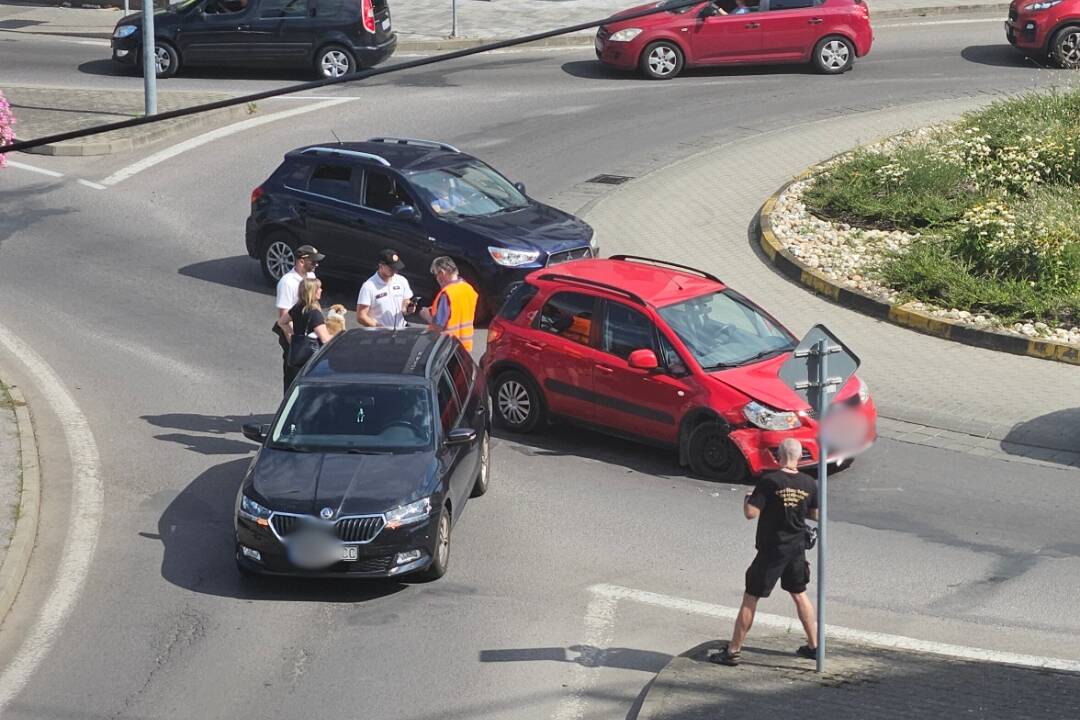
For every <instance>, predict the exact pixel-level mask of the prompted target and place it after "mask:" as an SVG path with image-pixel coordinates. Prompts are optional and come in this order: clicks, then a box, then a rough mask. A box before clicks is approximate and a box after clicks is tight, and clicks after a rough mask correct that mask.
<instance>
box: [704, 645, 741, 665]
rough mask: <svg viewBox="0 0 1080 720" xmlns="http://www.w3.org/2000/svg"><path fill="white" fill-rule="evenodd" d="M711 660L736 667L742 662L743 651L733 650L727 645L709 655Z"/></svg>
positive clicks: (718, 663)
mask: <svg viewBox="0 0 1080 720" xmlns="http://www.w3.org/2000/svg"><path fill="white" fill-rule="evenodd" d="M709 662H713V663H716V664H717V665H727V666H729V667H735V666H736V665H738V664H739V663H740V662H742V653H741V652H739V651H735V652H731V650H729V649H728V648H727V647H726V646H725V647H724V648H722V649H721V650H720V652H718V653H716V654H715V655H712V656H710V657H709Z"/></svg>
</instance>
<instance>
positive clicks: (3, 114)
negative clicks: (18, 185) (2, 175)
mask: <svg viewBox="0 0 1080 720" xmlns="http://www.w3.org/2000/svg"><path fill="white" fill-rule="evenodd" d="M16 122H18V121H17V120H15V116H14V115H12V114H11V104H10V103H8V101H7V98H5V97H4V93H3V91H0V148H2V147H3V146H5V145H10V144H12V143H13V142H15V128H14V127H13V126H14V125H15V123H16ZM5 165H7V156H6V155H4V153H0V168H2V167H4V166H5Z"/></svg>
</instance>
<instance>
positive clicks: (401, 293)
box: [356, 250, 413, 330]
mask: <svg viewBox="0 0 1080 720" xmlns="http://www.w3.org/2000/svg"><path fill="white" fill-rule="evenodd" d="M404 269H405V263H403V262H401V258H400V257H398V254H397V253H396V252H395V251H393V250H383V251H382V252H380V253H379V269H378V270H377V271H376V273H375V274H374V275H372V276H371V277H370V278H368V279H367V281H366V282H365V283H364V284H363V285H362V286H361V287H360V295H359V296H358V297H357V298H356V321H357V322H358V323H360V327H362V328H389V329H396V330H400V329H402V328H404V327H405V325H406V323H405V314H406V313H408V312H410V311H411V308H410V305H411V304H412V303H411V302H410V301H411V300H412V296H413V293H412V288H410V287H409V281H408V280H406V279H405V277H404V276H402V275H398V272H400V271H401V270H404Z"/></svg>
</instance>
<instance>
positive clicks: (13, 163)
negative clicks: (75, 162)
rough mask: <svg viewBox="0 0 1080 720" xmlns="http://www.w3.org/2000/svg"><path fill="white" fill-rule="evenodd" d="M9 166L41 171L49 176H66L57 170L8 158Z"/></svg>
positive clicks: (36, 171)
mask: <svg viewBox="0 0 1080 720" xmlns="http://www.w3.org/2000/svg"><path fill="white" fill-rule="evenodd" d="M7 164H8V167H13V168H18V169H20V170H27V171H29V172H35V173H39V174H41V175H48V176H49V177H57V178H58V177H64V173H58V172H56V171H55V170H46V169H45V168H39V167H34V166H33V165H27V164H26V163H21V162H17V161H15V160H12V159H11V158H8V162H7Z"/></svg>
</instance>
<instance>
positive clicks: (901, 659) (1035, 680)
mask: <svg viewBox="0 0 1080 720" xmlns="http://www.w3.org/2000/svg"><path fill="white" fill-rule="evenodd" d="M723 644H724V643H723V642H713V643H707V644H704V645H701V646H699V647H697V648H694V649H693V650H691V651H689V652H687V653H685V654H683V655H681V656H679V657H677V658H675V659H674V660H672V661H671V663H670V664H669V665H668V666H667V667H666V668H665V669H664V670H663V671H662V672H661V673H660V674H659V675H657V677H656V679H655V680H654V681H653V683H652V685H651V686H650V688H649V690H648V694H647V695H646V697H645V699H644V701H643V703H642V706H641V709H640V711H639V713H638V715H637V720H717V719H718V718H731V719H733V720H739V719H743V718H745V719H746V720H760V719H761V718H787V717H792V718H806V719H807V720H819V719H820V720H826V719H827V720H867V719H868V718H875V719H881V720H885V719H886V718H889V719H891V718H919V719H922V718H961V717H962V718H972V719H973V720H977V719H986V720H990V719H991V718H992V719H993V720H998V719H999V718H1010V719H1013V720H1018V719H1020V718H1032V719H1033V720H1034V719H1038V720H1059V719H1060V720H1075V719H1076V718H1080V675H1078V674H1075V673H1067V672H1055V671H1046V670H1035V669H1028V668H1021V667H1013V666H1008V665H994V664H990V663H983V662H970V661H963V660H955V659H951V658H947V657H942V656H938V655H929V654H923V653H906V652H895V651H890V650H882V649H877V648H870V647H864V646H857V645H848V644H844V643H838V642H832V643H830V644H829V645H827V646H826V648H827V650H828V656H827V659H826V660H827V663H826V671H827V672H826V673H825V674H824V675H818V674H817V673H816V672H814V667H815V663H814V661H812V660H803V659H801V658H797V657H795V656H794V655H793V651H794V649H795V647H796V646H797V645H798V640H797V639H796V638H794V637H792V636H790V635H778V634H771V635H770V634H765V633H759V632H757V631H756V630H755V632H754V633H752V634H751V636H750V638H749V640H748V641H747V644H746V646H745V647H744V649H743V663H742V664H741V665H739V666H738V667H723V666H719V665H715V664H713V663H711V662H708V661H707V655H708V653H709V651H710V650H715V649H718V648H720V647H722V646H723Z"/></svg>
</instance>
